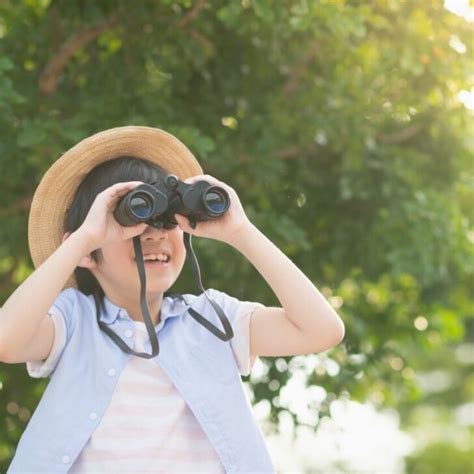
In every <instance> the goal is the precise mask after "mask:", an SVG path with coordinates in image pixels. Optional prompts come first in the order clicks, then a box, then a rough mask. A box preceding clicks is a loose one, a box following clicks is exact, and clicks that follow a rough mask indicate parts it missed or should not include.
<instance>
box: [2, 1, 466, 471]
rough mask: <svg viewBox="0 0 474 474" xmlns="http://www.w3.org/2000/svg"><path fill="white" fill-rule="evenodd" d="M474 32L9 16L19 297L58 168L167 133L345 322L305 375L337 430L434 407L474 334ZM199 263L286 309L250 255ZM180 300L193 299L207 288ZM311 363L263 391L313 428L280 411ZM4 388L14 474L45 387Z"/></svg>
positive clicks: (185, 15)
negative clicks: (346, 419) (461, 96)
mask: <svg viewBox="0 0 474 474" xmlns="http://www.w3.org/2000/svg"><path fill="white" fill-rule="evenodd" d="M470 34H471V33H470V31H469V28H468V25H467V24H466V23H465V22H464V21H463V20H462V19H460V18H459V17H456V16H454V15H453V14H451V13H449V12H447V11H446V10H444V9H443V5H442V1H441V0H433V1H430V2H426V1H425V0H411V1H410V2H405V1H403V0H391V1H389V2H387V1H382V0H380V1H376V2H370V3H369V2H358V1H356V0H320V1H318V2H316V1H314V2H308V1H307V0H285V1H281V2H273V1H271V0H242V1H240V2H237V1H233V2H225V1H223V0H206V1H202V0H198V1H196V2H191V0H181V1H172V0H160V1H151V0H141V1H137V2H133V5H132V4H131V3H130V2H125V1H123V0H114V1H106V0H98V1H95V2H84V1H70V0H22V1H20V2H13V1H11V0H6V1H3V2H1V3H0V112H1V113H0V130H1V131H0V134H1V135H0V136H1V140H0V157H1V158H0V159H1V164H2V174H1V176H0V183H1V186H2V193H1V195H0V212H1V217H2V226H1V227H0V242H1V246H0V279H1V280H0V281H1V286H0V292H1V297H2V298H3V301H5V300H6V299H7V298H8V296H9V295H10V294H11V293H12V292H13V291H14V289H15V288H16V287H17V286H18V285H19V284H20V283H21V281H23V280H24V279H25V278H26V277H27V275H28V274H29V273H31V271H32V270H33V267H32V263H31V260H30V258H29V254H28V246H27V235H26V229H27V217H28V209H29V205H30V202H31V198H32V195H33V192H34V190H35V188H36V185H37V184H38V182H39V180H40V179H41V176H42V175H43V173H44V172H45V171H46V169H47V168H48V167H49V166H50V165H51V163H52V162H54V161H55V160H56V159H57V157H59V156H60V155H61V153H62V152H63V151H64V150H66V149H68V148H69V147H71V146H72V145H73V144H75V143H76V142H77V141H79V140H80V139H82V138H84V137H86V136H88V135H90V134H92V133H94V132H97V131H100V130H104V129H106V128H110V127H115V126H120V125H130V124H135V125H148V126H156V127H160V128H163V129H165V130H168V131H170V132H171V133H174V134H176V135H177V136H178V137H179V138H180V139H182V140H183V141H184V142H185V143H186V144H187V145H188V147H189V148H190V149H191V150H192V151H193V152H194V153H195V154H196V156H197V157H198V159H199V160H200V161H201V163H202V165H203V167H204V169H205V171H206V172H207V173H209V174H212V175H215V176H216V177H218V178H219V179H221V180H223V181H225V182H227V183H229V184H230V185H232V186H233V187H234V188H235V189H236V190H237V191H238V193H239V195H240V197H241V199H242V201H243V203H244V205H245V208H246V210H247V212H248V215H249V216H250V217H251V219H252V220H253V221H254V222H255V224H256V225H257V226H258V227H259V228H261V229H262V230H263V231H264V232H265V233H266V234H267V235H268V236H269V237H270V238H271V239H272V240H273V241H274V242H275V243H276V244H277V245H278V246H279V247H280V248H281V249H282V250H283V251H284V252H285V253H286V254H287V255H288V256H289V257H290V258H291V259H292V260H293V261H294V262H295V263H296V264H297V265H298V266H299V267H300V268H301V269H302V270H303V271H304V272H305V273H306V274H307V275H308V276H309V277H310V278H311V280H312V281H314V283H315V284H316V285H317V287H318V288H320V289H321V291H322V293H323V294H324V295H325V296H326V297H327V298H328V300H329V301H330V302H331V304H333V305H334V307H335V308H336V309H337V311H338V313H339V314H340V315H341V317H342V318H343V320H344V321H345V323H346V337H345V341H344V343H342V344H341V345H339V346H338V347H336V348H334V349H333V350H331V351H329V352H328V353H326V354H321V355H320V356H318V360H319V363H318V364H317V367H314V366H313V367H310V366H309V369H308V370H307V372H309V373H308V374H307V383H308V384H310V385H321V386H323V387H324V388H325V390H326V392H327V398H326V400H325V401H324V402H323V403H322V404H320V405H317V404H315V405H314V406H313V407H312V409H313V411H314V412H315V413H317V415H318V417H320V416H323V415H324V414H325V413H328V412H329V408H330V403H331V401H332V400H334V399H336V398H337V397H338V396H340V395H341V394H342V393H345V392H347V393H349V394H350V395H351V396H352V397H353V398H356V399H359V400H365V399H371V400H372V401H374V402H377V403H380V404H391V405H394V406H397V405H399V404H401V403H403V402H405V403H413V402H415V401H417V400H420V399H421V396H422V392H421V389H420V387H419V385H418V383H417V380H416V377H415V374H416V370H417V368H418V366H419V364H420V363H421V361H422V360H424V359H426V358H427V357H429V355H430V354H433V353H436V352H437V351H440V350H441V349H442V348H443V347H444V346H445V345H446V344H453V343H456V341H461V340H462V339H463V338H464V337H465V328H466V327H467V326H466V324H467V320H468V318H472V301H471V299H470V294H469V287H470V285H469V284H470V283H472V274H473V258H472V257H473V255H472V245H471V244H472V240H473V236H474V231H473V227H472V221H473V210H472V206H471V203H472V198H473V176H472V161H470V160H472V150H473V146H472V145H473V143H472V140H470V139H469V134H468V126H469V121H470V120H472V116H471V115H469V113H468V112H467V111H466V109H465V108H464V107H463V105H462V104H461V103H460V102H459V100H458V98H457V94H458V93H459V92H460V91H461V90H463V89H470V88H471V87H473V85H474V84H473V79H472V78H473V76H472V71H471V70H470V65H469V61H468V57H469V55H470V54H471V53H472V51H471V50H470V48H471V38H470V36H469V35H470ZM462 51H465V52H464V53H463V52H462ZM194 246H195V248H196V251H197V253H198V257H199V261H200V264H201V268H202V273H203V276H204V282H205V285H206V286H208V287H216V288H219V289H221V290H223V291H227V292H229V293H230V294H234V295H235V296H237V297H239V298H241V299H246V300H255V301H261V302H263V303H265V304H268V305H271V304H278V302H277V301H276V300H275V296H274V295H273V294H272V292H271V290H270V289H269V288H268V285H266V283H265V282H264V281H263V280H262V278H261V277H260V275H259V274H258V273H257V272H256V271H255V269H253V267H252V266H251V265H250V264H249V263H248V262H246V261H245V260H244V259H243V258H242V257H241V256H240V255H236V254H235V252H233V251H232V249H230V248H227V247H225V246H224V245H222V244H219V243H216V242H209V241H196V240H195V242H194ZM176 289H177V290H180V291H187V292H193V291H196V290H195V288H194V284H193V281H192V277H191V272H190V271H189V270H186V271H185V272H184V274H183V278H182V279H181V280H180V282H179V284H178V285H177V288H176ZM309 360H311V359H309V358H307V359H306V360H305V358H303V360H302V359H301V358H291V357H284V358H278V359H270V358H262V362H263V364H265V365H266V366H267V368H268V371H267V373H266V375H264V376H262V377H260V378H256V377H254V378H253V379H251V378H250V377H249V378H248V379H246V381H247V382H249V383H250V384H251V387H252V389H253V393H254V397H255V402H258V401H260V400H264V399H268V400H270V401H271V402H272V408H271V419H272V421H273V422H277V421H278V416H279V413H280V412H281V411H289V412H290V413H291V414H292V416H293V417H294V419H295V423H297V424H298V423H301V422H302V420H301V419H299V417H298V415H297V414H296V413H293V412H292V410H290V409H289V408H288V407H286V406H281V404H280V402H279V397H278V395H279V392H280V390H281V389H282V388H283V387H284V386H285V385H286V383H287V382H288V380H289V378H290V376H291V374H292V373H293V372H294V371H295V370H297V369H298V366H299V365H303V366H304V365H305V364H306V365H307V364H309V362H308V361H309ZM307 366H308V365H307ZM331 367H332V369H331ZM334 367H336V368H334ZM0 381H1V382H0V383H1V384H2V386H1V395H0V398H1V400H2V403H1V404H0V412H1V413H2V416H1V417H0V420H2V421H1V422H0V433H4V435H2V439H1V440H0V470H2V468H5V467H6V465H8V460H9V458H10V457H11V455H12V453H13V450H14V447H15V445H16V443H17V441H18V439H19V436H20V434H21V432H22V431H23V429H24V427H25V425H26V423H27V420H28V416H29V415H28V413H31V412H32V411H33V410H34V407H35V405H36V403H37V401H38V400H39V397H40V395H41V393H42V390H44V387H45V381H38V382H37V381H33V380H31V379H29V378H28V377H27V376H26V371H25V369H24V366H22V367H21V368H20V367H19V366H15V365H12V366H7V365H2V366H0ZM272 381H275V382H274V383H270V382H272ZM316 425H317V423H314V426H316Z"/></svg>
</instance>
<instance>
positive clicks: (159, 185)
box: [114, 174, 230, 229]
mask: <svg viewBox="0 0 474 474" xmlns="http://www.w3.org/2000/svg"><path fill="white" fill-rule="evenodd" d="M229 206H230V198H229V194H228V193H227V191H226V190H225V189H223V188H221V187H220V186H214V185H211V184H209V183H208V182H207V181H204V180H200V181H196V182H195V183H193V184H187V183H185V182H183V181H181V180H180V179H178V178H177V177H176V176H175V175H172V174H170V175H167V176H165V177H164V179H163V180H161V181H155V182H153V183H151V184H140V185H139V186H137V187H136V188H135V189H133V190H132V191H129V192H128V193H127V194H126V195H125V196H123V197H122V198H121V199H120V201H119V202H118V203H117V207H116V208H115V210H114V217H115V219H116V220H117V222H118V223H119V224H121V225H123V226H125V227H130V226H134V225H137V224H139V223H141V222H146V223H147V224H148V225H151V226H153V227H156V228H157V229H162V228H165V229H172V228H174V227H176V226H177V225H178V223H177V222H176V220H175V218H174V214H175V213H177V214H181V215H183V216H186V217H188V219H189V221H190V224H191V226H192V227H195V226H196V223H197V222H199V221H208V220H211V219H215V218H217V217H220V216H221V215H222V214H224V213H225V212H226V211H227V209H229Z"/></svg>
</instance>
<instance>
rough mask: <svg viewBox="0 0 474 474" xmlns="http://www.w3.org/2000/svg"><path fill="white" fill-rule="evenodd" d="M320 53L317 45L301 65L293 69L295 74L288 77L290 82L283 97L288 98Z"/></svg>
mask: <svg viewBox="0 0 474 474" xmlns="http://www.w3.org/2000/svg"><path fill="white" fill-rule="evenodd" d="M318 51H319V44H315V45H314V46H313V47H312V48H311V49H310V50H309V51H308V54H306V56H305V57H304V58H303V59H302V60H301V61H300V63H299V64H298V65H297V66H296V67H295V68H294V69H293V72H292V73H291V74H290V76H289V77H288V81H287V82H286V84H285V86H284V87H283V95H284V96H285V97H288V96H289V95H290V94H291V93H292V92H293V91H294V90H295V89H296V87H298V84H299V83H300V81H301V78H302V77H303V76H304V74H305V72H306V70H307V69H308V65H309V64H310V63H311V61H313V60H314V58H315V57H316V55H317V54H318Z"/></svg>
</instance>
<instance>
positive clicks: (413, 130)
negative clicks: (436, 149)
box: [377, 122, 423, 144]
mask: <svg viewBox="0 0 474 474" xmlns="http://www.w3.org/2000/svg"><path fill="white" fill-rule="evenodd" d="M422 128H423V124H422V123H420V122H418V123H414V124H412V125H410V126H409V127H407V128H404V129H403V130H400V131H399V132H394V133H380V134H379V135H377V141H378V142H379V143H390V144H398V143H402V142H405V141H407V140H409V139H410V138H411V137H413V136H414V135H416V134H417V133H418V132H419V131H420V130H421V129H422Z"/></svg>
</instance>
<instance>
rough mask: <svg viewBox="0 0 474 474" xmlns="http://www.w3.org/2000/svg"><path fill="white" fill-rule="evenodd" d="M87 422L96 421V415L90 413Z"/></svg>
mask: <svg viewBox="0 0 474 474" xmlns="http://www.w3.org/2000/svg"><path fill="white" fill-rule="evenodd" d="M89 420H92V421H94V420H97V413H94V412H92V413H91V414H90V415H89Z"/></svg>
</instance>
